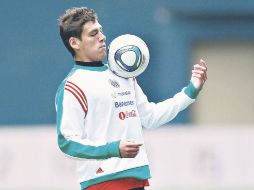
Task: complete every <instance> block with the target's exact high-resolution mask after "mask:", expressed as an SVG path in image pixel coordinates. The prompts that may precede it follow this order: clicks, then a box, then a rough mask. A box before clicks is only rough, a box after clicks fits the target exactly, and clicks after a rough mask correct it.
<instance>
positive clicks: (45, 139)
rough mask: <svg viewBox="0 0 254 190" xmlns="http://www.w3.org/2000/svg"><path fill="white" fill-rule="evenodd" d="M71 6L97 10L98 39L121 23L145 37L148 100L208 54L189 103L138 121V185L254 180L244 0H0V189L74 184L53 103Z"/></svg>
mask: <svg viewBox="0 0 254 190" xmlns="http://www.w3.org/2000/svg"><path fill="white" fill-rule="evenodd" d="M79 6H88V7H89V8H93V9H95V10H96V12H97V13H98V15H99V21H100V23H101V24H102V26H103V30H104V33H105V34H106V36H107V44H109V43H110V41H111V40H112V39H114V38H115V37H117V36H119V35H121V34H126V33H130V34H134V35H137V36H139V37H141V38H142V39H143V40H144V41H145V42H146V43H147V45H148V47H149V50H150V55H151V60H150V64H149V66H148V68H147V70H146V71H145V72H144V73H143V74H142V75H141V76H139V77H138V82H139V84H140V86H141V87H142V88H143V90H144V92H145V93H146V94H147V96H148V99H149V100H150V101H153V102H159V101H162V100H164V99H166V98H169V97H171V96H173V95H174V94H175V93H176V92H178V91H180V90H181V89H182V88H183V87H184V86H186V85H187V84H188V82H189V79H190V75H191V69H192V66H193V64H195V63H197V62H198V61H199V59H200V58H202V59H204V60H205V61H206V62H207V64H208V70H209V71H208V81H207V83H206V85H205V87H204V88H203V90H202V91H201V93H200V95H199V97H198V99H197V101H196V102H195V104H193V105H191V106H190V107H189V108H187V109H186V110H185V111H183V112H181V113H180V114H179V115H178V116H177V118H176V119H175V120H174V121H172V122H170V123H169V124H168V125H166V126H164V127H162V128H160V129H156V130H149V131H147V130H145V131H144V135H145V142H146V147H147V151H148V154H149V160H150V164H151V172H152V176H153V178H152V179H151V187H149V188H147V189H150V190H152V189H157V190H168V189H174V190H187V189H188V190H194V189H195V190H210V189H211V190H228V189H230V190H251V189H254V85H253V82H254V1H252V0H245V1H239V0H205V1H204V0H157V1H152V0H131V1H119V0H104V1H102V0H53V1H52V0H44V1H39V0H33V1H32V0H22V1H19V0H1V1H0V18H1V28H0V36H1V43H0V65H1V69H0V81H2V83H1V86H2V90H1V93H0V189H1V190H2V189H3V190H14V189H15V190H16V189H19V190H23V189H26V190H30V189H39V190H57V189H61V190H70V189H79V184H78V182H77V181H76V176H75V173H74V170H75V164H74V162H73V160H70V159H69V158H66V157H64V155H63V154H62V153H61V152H60V151H59V150H58V148H57V142H56V126H55V122H56V120H55V108H54V98H55V93H56V90H57V87H58V85H59V83H60V82H61V81H62V80H63V78H64V77H65V76H66V74H67V73H68V72H69V70H70V69H71V68H72V66H73V60H72V57H71V55H70V54H69V53H68V51H67V50H66V49H65V47H64V46H63V44H62V42H61V39H60V36H59V32H58V23H57V18H58V17H59V16H60V15H61V14H63V13H64V11H65V10H66V9H68V8H71V7H79ZM105 62H106V60H105Z"/></svg>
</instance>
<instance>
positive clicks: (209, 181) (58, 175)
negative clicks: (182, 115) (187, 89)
mask: <svg viewBox="0 0 254 190" xmlns="http://www.w3.org/2000/svg"><path fill="white" fill-rule="evenodd" d="M144 135H145V144H146V149H147V152H148V156H149V160H150V164H151V173H152V179H151V180H150V184H151V187H149V188H147V189H148V190H153V189H156V190H166V189H174V190H176V189H177V190H185V189H186V190H187V189H188V190H190V189H191V190H192V189H195V190H201V189H202V190H203V189H205V190H210V189H212V190H215V189H216V190H226V189H230V190H247V189H248V190H249V189H254V149H253V147H254V138H253V135H254V128H253V126H252V127H249V126H231V127H230V126H220V127H219V126H210V127H204V128H202V127H193V126H184V127H181V126H178V127H171V128H169V127H167V128H160V129H156V130H145V131H144ZM0 147H1V149H0V189H1V190H14V189H15V190H16V189H19V190H23V189H26V190H31V189H37V190H38V189H39V190H40V189H41V190H42V189H43V190H56V189H61V190H74V189H79V184H78V182H77V181H76V176H75V173H74V170H75V164H74V162H73V160H71V159H69V158H66V157H65V156H64V155H63V154H62V153H61V152H60V150H59V149H58V147H57V142H56V130H55V127H54V126H37V127H26V126H24V127H17V128H15V127H14V128H13V127H12V128H7V127H1V128H0Z"/></svg>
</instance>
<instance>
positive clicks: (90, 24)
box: [83, 20, 102, 33]
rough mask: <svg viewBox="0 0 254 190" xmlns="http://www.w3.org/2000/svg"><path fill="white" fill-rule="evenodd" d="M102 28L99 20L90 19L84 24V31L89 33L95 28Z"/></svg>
mask: <svg viewBox="0 0 254 190" xmlns="http://www.w3.org/2000/svg"><path fill="white" fill-rule="evenodd" d="M101 28H102V26H101V25H100V23H99V22H98V21H97V20H95V21H94V22H93V21H89V22H87V23H85V24H84V26H83V32H84V33H89V32H91V31H93V30H99V29H101Z"/></svg>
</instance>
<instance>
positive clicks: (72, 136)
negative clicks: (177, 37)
mask: <svg viewBox="0 0 254 190" xmlns="http://www.w3.org/2000/svg"><path fill="white" fill-rule="evenodd" d="M59 26H60V35H61V38H62V40H63V43H64V45H65V46H66V48H67V49H68V50H69V51H70V53H71V54H72V56H73V58H74V60H75V64H74V67H73V69H72V70H71V71H70V73H69V74H68V76H67V77H66V78H65V79H64V80H63V82H62V83H61V85H60V86H59V88H58V91H57V95H56V110H57V132H58V145H59V147H60V149H61V150H62V151H63V152H64V153H65V154H66V155H68V156H69V157H71V158H73V159H76V160H77V174H78V178H79V179H78V180H79V182H80V184H81V189H88V190H109V189H110V190H118V189H119V190H127V189H136V190H138V189H139V190H141V189H144V187H145V186H148V185H149V183H148V179H149V178H150V170H149V163H148V159H147V155H146V150H145V147H144V145H143V143H144V141H143V135H142V127H146V128H155V127H158V126H161V125H163V124H165V123H167V122H168V121H170V120H172V119H173V118H174V117H175V116H176V115H177V113H178V112H180V111H181V110H183V109H185V108H186V107H187V106H188V105H190V104H191V103H193V102H194V101H195V98H196V96H197V94H198V92H199V90H200V89H201V88H202V86H203V84H204V83H205V81H206V78H207V77H206V70H207V67H206V64H205V62H204V61H202V60H201V61H200V64H196V65H195V66H194V69H193V71H192V77H191V82H190V84H189V85H188V86H187V87H186V88H184V89H183V90H182V91H181V92H179V93H177V94H176V95H175V96H174V97H173V98H170V99H167V100H165V101H163V102H160V103H158V104H154V103H150V102H148V100H147V97H146V96H145V95H144V93H143V91H142V89H141V88H140V87H139V85H138V83H137V81H136V80H135V79H134V78H131V79H124V78H120V77H118V76H116V75H114V74H113V73H112V72H110V70H109V69H108V67H107V65H103V64H102V60H103V58H104V57H105V55H106V44H105V41H106V36H105V35H104V34H103V30H102V26H101V25H100V24H99V22H98V17H97V15H96V13H95V12H94V11H93V10H92V9H88V8H86V7H81V8H72V9H69V10H67V11H66V12H65V13H64V14H63V15H62V16H61V17H60V18H59Z"/></svg>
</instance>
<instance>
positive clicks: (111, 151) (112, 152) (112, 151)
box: [107, 141, 121, 158]
mask: <svg viewBox="0 0 254 190" xmlns="http://www.w3.org/2000/svg"><path fill="white" fill-rule="evenodd" d="M119 144H120V141H114V142H110V143H108V144H107V149H108V155H109V157H119V158H120V157H121V155H120V151H119Z"/></svg>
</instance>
